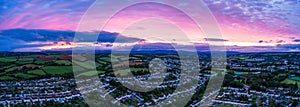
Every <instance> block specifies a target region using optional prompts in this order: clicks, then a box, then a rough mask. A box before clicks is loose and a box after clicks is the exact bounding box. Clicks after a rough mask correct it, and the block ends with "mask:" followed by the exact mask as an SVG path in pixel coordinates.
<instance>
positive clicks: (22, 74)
mask: <svg viewBox="0 0 300 107" xmlns="http://www.w3.org/2000/svg"><path fill="white" fill-rule="evenodd" d="M14 75H15V76H16V77H20V78H24V79H30V78H34V77H36V76H34V75H30V74H24V73H17V74H14Z"/></svg>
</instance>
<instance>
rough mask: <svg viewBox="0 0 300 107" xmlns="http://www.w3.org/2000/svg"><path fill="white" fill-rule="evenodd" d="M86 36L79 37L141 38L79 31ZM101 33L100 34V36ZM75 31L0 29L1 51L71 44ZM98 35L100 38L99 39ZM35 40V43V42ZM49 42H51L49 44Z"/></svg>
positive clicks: (121, 40)
mask: <svg viewBox="0 0 300 107" xmlns="http://www.w3.org/2000/svg"><path fill="white" fill-rule="evenodd" d="M77 33H78V35H82V36H83V37H84V38H78V40H79V41H82V42H95V41H97V42H110V43H113V42H117V43H132V42H137V41H139V40H141V39H139V38H132V37H126V36H122V35H120V34H118V33H111V32H104V31H101V32H100V33H99V32H77ZM98 35H99V36H98ZM74 36H75V32H74V31H60V30H43V29H9V30H2V31H0V45H1V46H0V51H13V50H15V49H18V48H30V47H41V46H47V45H52V44H57V43H58V42H65V44H71V43H70V42H72V41H74ZM97 36H98V39H97ZM33 42H35V43H33ZM49 42H50V43H51V44H49Z"/></svg>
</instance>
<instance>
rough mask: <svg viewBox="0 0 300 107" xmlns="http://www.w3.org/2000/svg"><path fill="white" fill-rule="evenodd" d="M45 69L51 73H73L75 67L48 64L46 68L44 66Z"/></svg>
mask: <svg viewBox="0 0 300 107" xmlns="http://www.w3.org/2000/svg"><path fill="white" fill-rule="evenodd" d="M42 69H43V70H45V71H46V72H47V73H49V74H53V75H55V74H58V75H60V74H66V73H72V72H73V68H72V66H46V67H44V68H42Z"/></svg>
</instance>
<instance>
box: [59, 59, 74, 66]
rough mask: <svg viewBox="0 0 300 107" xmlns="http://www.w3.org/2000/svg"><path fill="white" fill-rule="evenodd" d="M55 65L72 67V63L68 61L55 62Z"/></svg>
mask: <svg viewBox="0 0 300 107" xmlns="http://www.w3.org/2000/svg"><path fill="white" fill-rule="evenodd" d="M55 63H57V64H64V65H72V63H71V62H70V61H68V60H57V61H55Z"/></svg>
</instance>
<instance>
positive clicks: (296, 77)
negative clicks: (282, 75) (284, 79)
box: [289, 76, 300, 82]
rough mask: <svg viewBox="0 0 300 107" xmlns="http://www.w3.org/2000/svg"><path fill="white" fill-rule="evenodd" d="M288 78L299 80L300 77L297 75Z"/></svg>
mask: <svg viewBox="0 0 300 107" xmlns="http://www.w3.org/2000/svg"><path fill="white" fill-rule="evenodd" d="M289 79H291V80H295V81H298V82H300V77H299V76H295V77H290V78H289Z"/></svg>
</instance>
